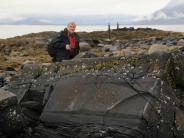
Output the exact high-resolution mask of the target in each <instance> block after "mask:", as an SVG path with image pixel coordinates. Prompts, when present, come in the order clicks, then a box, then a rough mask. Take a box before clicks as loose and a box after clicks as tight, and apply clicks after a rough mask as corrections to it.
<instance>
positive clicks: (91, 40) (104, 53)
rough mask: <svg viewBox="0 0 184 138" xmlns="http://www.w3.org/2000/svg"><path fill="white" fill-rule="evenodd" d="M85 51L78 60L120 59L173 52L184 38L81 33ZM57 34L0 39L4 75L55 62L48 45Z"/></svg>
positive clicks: (130, 31) (123, 31)
mask: <svg viewBox="0 0 184 138" xmlns="http://www.w3.org/2000/svg"><path fill="white" fill-rule="evenodd" d="M78 34H79V36H80V39H81V42H80V47H81V51H80V54H79V55H78V56H76V57H75V58H91V57H118V56H125V57H126V56H131V55H139V54H151V53H152V52H153V51H166V52H170V51H173V50H176V49H180V48H181V49H182V48H183V47H184V35H183V34H182V33H178V32H167V31H162V30H156V29H151V28H138V29H134V28H133V27H130V28H119V30H116V29H113V30H111V32H110V35H111V38H110V39H109V33H108V31H94V32H90V33H88V32H79V33H78ZM56 35H57V32H41V33H35V34H34V33H33V34H28V35H24V36H17V37H14V38H9V39H1V40H0V63H1V64H0V76H5V77H6V76H8V77H6V79H7V80H9V78H10V77H9V76H10V75H11V74H15V73H16V72H17V71H19V70H20V69H21V67H22V65H24V64H28V63H36V64H42V63H51V58H50V56H49V55H48V53H47V44H48V42H49V41H51V39H52V38H53V37H55V36H56Z"/></svg>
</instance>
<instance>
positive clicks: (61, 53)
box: [52, 49, 74, 63]
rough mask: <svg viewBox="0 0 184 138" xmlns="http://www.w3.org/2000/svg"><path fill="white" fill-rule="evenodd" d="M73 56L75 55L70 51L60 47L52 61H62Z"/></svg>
mask: <svg viewBox="0 0 184 138" xmlns="http://www.w3.org/2000/svg"><path fill="white" fill-rule="evenodd" d="M73 57H74V56H72V55H71V54H70V52H69V51H67V50H61V49H58V50H57V52H56V54H55V56H54V57H53V58H52V62H54V63H56V62H62V60H69V59H72V58H73Z"/></svg>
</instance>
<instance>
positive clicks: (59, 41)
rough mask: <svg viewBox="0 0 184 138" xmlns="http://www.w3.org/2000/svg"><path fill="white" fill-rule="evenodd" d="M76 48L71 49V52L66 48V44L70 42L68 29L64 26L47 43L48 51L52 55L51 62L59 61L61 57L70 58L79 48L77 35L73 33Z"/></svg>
mask: <svg viewBox="0 0 184 138" xmlns="http://www.w3.org/2000/svg"><path fill="white" fill-rule="evenodd" d="M74 38H75V45H76V48H75V49H72V50H73V51H72V54H71V52H70V51H69V50H66V48H65V47H66V45H67V44H70V42H69V38H68V30H67V29H66V28H65V29H64V31H61V32H60V33H59V35H58V36H57V37H55V38H54V39H53V40H52V41H51V42H50V43H49V45H48V53H49V54H50V56H52V57H53V62H61V61H62V60H63V59H72V58H73V57H75V56H76V55H77V54H78V53H79V50H80V47H79V41H80V40H79V36H78V35H77V33H74Z"/></svg>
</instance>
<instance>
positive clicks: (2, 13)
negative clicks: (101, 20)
mask: <svg viewBox="0 0 184 138" xmlns="http://www.w3.org/2000/svg"><path fill="white" fill-rule="evenodd" d="M169 1H170V0H0V20H1V19H8V18H17V19H18V18H21V17H22V16H24V17H25V16H26V15H29V16H30V15H43V16H57V15H66V16H68V15H69V16H73V15H74V16H75V15H117V14H118V15H130V16H145V15H149V14H151V13H153V12H155V11H156V10H159V9H161V8H163V7H164V6H165V5H166V4H167V3H168V2H169Z"/></svg>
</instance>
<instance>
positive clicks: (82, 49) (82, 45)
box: [79, 42, 91, 52]
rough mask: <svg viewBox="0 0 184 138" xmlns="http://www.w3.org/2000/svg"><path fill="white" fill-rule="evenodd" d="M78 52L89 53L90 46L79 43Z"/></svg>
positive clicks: (85, 43)
mask: <svg viewBox="0 0 184 138" xmlns="http://www.w3.org/2000/svg"><path fill="white" fill-rule="evenodd" d="M79 45H80V51H82V52H84V51H89V50H90V49H91V46H90V45H89V43H87V42H80V44H79Z"/></svg>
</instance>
